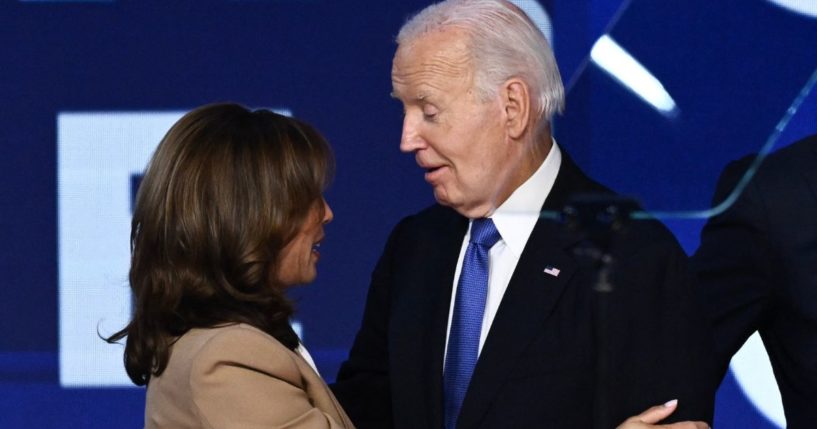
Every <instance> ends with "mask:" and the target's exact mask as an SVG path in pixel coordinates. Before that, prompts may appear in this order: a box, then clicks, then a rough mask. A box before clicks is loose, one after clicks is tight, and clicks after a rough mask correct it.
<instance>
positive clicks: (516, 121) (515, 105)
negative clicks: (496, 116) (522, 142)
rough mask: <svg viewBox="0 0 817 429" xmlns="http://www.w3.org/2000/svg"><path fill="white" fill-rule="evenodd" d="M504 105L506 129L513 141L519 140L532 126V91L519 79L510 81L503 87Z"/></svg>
mask: <svg viewBox="0 0 817 429" xmlns="http://www.w3.org/2000/svg"><path fill="white" fill-rule="evenodd" d="M502 104H503V108H504V109H505V117H506V123H505V126H506V129H507V130H508V135H509V136H510V137H511V138H513V139H519V138H521V137H522V136H523V135H525V132H526V131H528V127H529V126H530V124H529V120H530V114H531V112H530V110H531V105H530V91H529V90H528V85H527V84H526V83H525V82H523V81H522V80H521V79H519V78H511V79H508V80H507V81H506V82H505V84H504V85H503V86H502Z"/></svg>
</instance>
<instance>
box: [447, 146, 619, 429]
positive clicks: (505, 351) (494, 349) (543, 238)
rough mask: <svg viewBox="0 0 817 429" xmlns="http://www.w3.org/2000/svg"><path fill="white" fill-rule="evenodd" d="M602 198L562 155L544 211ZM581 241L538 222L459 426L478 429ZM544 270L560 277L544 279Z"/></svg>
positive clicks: (572, 266)
mask: <svg viewBox="0 0 817 429" xmlns="http://www.w3.org/2000/svg"><path fill="white" fill-rule="evenodd" d="M591 191H595V192H604V191H605V189H604V188H602V187H600V186H598V185H597V184H595V183H594V182H591V181H590V180H589V179H587V177H586V176H584V174H583V173H581V171H579V170H578V167H576V166H575V164H573V162H572V160H571V159H570V158H569V157H568V156H567V154H566V153H564V152H563V158H562V165H561V166H560V168H559V174H558V175H557V178H556V182H555V183H554V185H553V189H552V190H551V192H550V194H549V195H548V197H547V199H546V201H545V204H544V206H543V207H542V210H543V211H551V212H552V211H561V209H562V208H563V207H564V205H565V204H566V203H567V202H568V199H569V198H570V196H571V195H573V194H574V193H576V192H591ZM583 238H584V236H583V235H581V234H578V233H575V232H572V231H569V230H568V229H567V228H565V227H564V226H563V225H562V224H560V223H559V222H556V221H553V220H549V219H546V218H540V219H539V221H537V223H536V226H534V228H533V231H532V232H531V236H530V238H529V239H528V242H527V244H526V245H525V250H524V251H523V253H522V256H521V257H520V259H519V262H518V263H517V265H516V269H515V270H514V273H513V276H512V277H511V281H510V283H509V284H508V288H507V290H506V291H505V295H504V296H503V298H502V302H501V304H500V306H499V310H498V311H497V314H496V317H495V318H494V322H493V324H492V325H491V329H490V331H489V334H488V337H487V338H486V340H485V344H484V346H483V348H482V352H481V354H480V357H479V361H478V362H477V366H476V368H475V369H474V375H473V377H472V378H471V384H470V386H469V387H468V392H467V394H466V397H465V400H464V402H463V406H462V411H461V414H460V417H459V422H458V426H459V427H462V428H469V427H476V426H478V425H479V421H480V420H481V418H482V416H483V415H484V413H485V412H486V411H487V410H488V409H489V406H490V403H491V401H492V400H493V398H494V397H495V395H496V393H497V392H499V391H500V388H501V386H502V384H504V383H505V380H506V379H507V377H508V375H509V373H510V372H511V371H512V370H513V369H514V366H515V363H516V361H517V359H518V358H519V357H520V356H521V355H522V354H523V353H524V352H525V350H526V349H527V347H528V346H529V344H530V343H531V341H533V339H534V338H535V337H536V335H537V333H538V332H540V331H541V330H542V329H543V328H542V327H543V326H544V324H545V323H546V322H545V321H546V319H547V318H548V317H549V316H550V315H551V314H552V312H553V310H554V308H555V307H556V305H557V304H558V302H559V300H560V298H561V296H562V293H563V292H564V290H565V288H566V287H567V285H568V284H569V282H570V279H571V277H573V275H574V274H575V272H576V270H577V269H578V264H577V262H576V261H575V258H574V257H573V255H572V253H571V250H570V249H571V248H572V247H573V246H574V245H575V244H576V243H578V242H579V241H581V240H582V239H583ZM548 266H553V267H556V268H558V269H559V270H560V271H559V274H558V275H552V274H548V273H545V272H544V270H545V268H546V267H548Z"/></svg>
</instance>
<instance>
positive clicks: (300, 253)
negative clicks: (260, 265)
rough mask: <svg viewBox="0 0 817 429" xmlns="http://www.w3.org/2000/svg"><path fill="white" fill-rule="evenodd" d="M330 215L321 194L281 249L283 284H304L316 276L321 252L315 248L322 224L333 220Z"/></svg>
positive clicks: (281, 277) (318, 245) (281, 279)
mask: <svg viewBox="0 0 817 429" xmlns="http://www.w3.org/2000/svg"><path fill="white" fill-rule="evenodd" d="M321 209H323V210H321ZM321 212H323V216H321ZM333 217H334V215H333V214H332V209H331V208H329V204H327V203H326V200H324V199H323V198H321V199H320V201H318V202H317V203H315V204H314V205H313V206H312V209H310V211H309V214H308V215H307V216H306V220H305V221H304V223H303V225H301V229H300V230H298V233H297V234H296V235H295V238H293V239H292V241H290V242H289V244H287V245H286V246H285V247H284V248H283V250H281V256H280V260H279V265H278V267H279V268H278V281H280V282H281V283H283V284H284V286H293V285H297V284H305V283H310V282H312V281H313V280H315V277H316V276H317V275H318V271H317V265H318V259H320V256H321V254H320V252H319V251H318V248H319V247H320V243H321V241H322V240H323V237H324V234H323V225H324V224H327V223H329V222H330V221H332V218H333Z"/></svg>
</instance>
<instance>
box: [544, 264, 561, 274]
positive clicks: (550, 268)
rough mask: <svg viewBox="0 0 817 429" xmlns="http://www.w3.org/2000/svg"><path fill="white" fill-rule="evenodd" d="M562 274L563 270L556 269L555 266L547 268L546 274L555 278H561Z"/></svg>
mask: <svg viewBox="0 0 817 429" xmlns="http://www.w3.org/2000/svg"><path fill="white" fill-rule="evenodd" d="M560 272H561V270H560V269H558V268H556V267H554V266H553V265H548V266H547V267H545V274H550V275H551V276H553V277H559V273H560Z"/></svg>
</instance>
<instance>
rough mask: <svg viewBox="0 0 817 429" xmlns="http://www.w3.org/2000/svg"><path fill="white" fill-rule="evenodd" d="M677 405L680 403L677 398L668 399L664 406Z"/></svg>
mask: <svg viewBox="0 0 817 429" xmlns="http://www.w3.org/2000/svg"><path fill="white" fill-rule="evenodd" d="M676 405H678V400H677V399H673V400H671V401H667V402H665V403H664V407H666V408H669V407H674V406H676Z"/></svg>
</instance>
